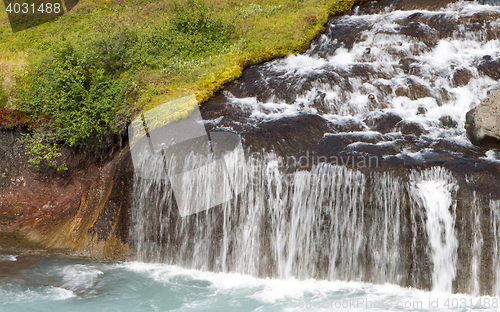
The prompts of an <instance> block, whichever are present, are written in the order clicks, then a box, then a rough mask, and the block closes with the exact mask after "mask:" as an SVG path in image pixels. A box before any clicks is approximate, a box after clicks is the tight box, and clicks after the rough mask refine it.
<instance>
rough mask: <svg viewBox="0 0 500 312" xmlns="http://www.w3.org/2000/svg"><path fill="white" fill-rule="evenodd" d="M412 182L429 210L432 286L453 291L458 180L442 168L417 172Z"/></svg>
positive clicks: (427, 224)
mask: <svg viewBox="0 0 500 312" xmlns="http://www.w3.org/2000/svg"><path fill="white" fill-rule="evenodd" d="M411 184H412V185H411V194H412V195H413V196H414V197H415V200H416V201H417V202H418V203H419V205H420V206H421V207H422V208H423V209H424V210H425V216H426V219H427V220H426V224H425V226H426V231H427V236H428V240H429V245H430V249H431V257H432V264H433V272H432V285H433V287H432V289H433V290H435V291H439V292H444V293H451V291H452V283H453V281H454V280H455V277H456V273H457V272H456V263H457V248H458V241H457V238H456V234H455V209H456V204H454V201H453V195H452V192H456V190H457V185H456V181H454V178H453V176H451V175H450V174H449V173H447V172H446V171H444V170H443V169H441V168H439V167H438V168H432V169H430V170H427V171H424V172H422V173H415V175H414V178H413V181H412V182H411Z"/></svg>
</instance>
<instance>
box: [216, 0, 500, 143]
mask: <svg viewBox="0 0 500 312" xmlns="http://www.w3.org/2000/svg"><path fill="white" fill-rule="evenodd" d="M498 12H500V8H499V7H491V6H488V5H479V4H477V3H474V2H469V1H467V2H458V3H453V4H451V5H449V6H448V7H447V8H445V9H441V10H439V11H435V12H432V11H425V10H412V11H389V12H386V13H384V14H372V15H352V16H343V17H339V18H337V19H335V20H333V21H332V22H331V23H330V24H329V25H328V26H327V29H326V32H325V33H324V34H323V35H321V37H320V38H319V39H318V41H317V42H315V43H314V44H313V45H312V46H311V48H310V49H309V50H308V51H307V52H306V53H304V54H300V55H290V56H287V57H285V58H284V59H281V60H276V61H272V62H270V63H268V64H265V65H262V66H261V71H262V72H263V73H265V74H264V75H261V76H260V78H258V79H257V80H256V81H254V82H253V83H254V84H257V85H259V86H260V87H261V88H262V87H265V88H266V92H265V94H259V95H255V96H246V97H238V96H236V95H234V94H231V93H227V92H226V96H227V97H228V102H229V103H230V104H229V105H237V106H239V107H241V109H242V110H250V111H251V112H252V113H251V116H250V120H249V122H251V121H252V120H253V122H260V121H262V120H268V119H277V118H287V117H291V116H298V115H300V114H318V115H321V116H323V117H324V118H326V119H330V120H331V119H332V118H338V117H340V116H345V117H347V116H349V117H351V118H355V119H356V120H358V121H359V122H361V121H362V120H363V119H365V118H366V117H369V116H377V115H380V114H382V113H384V112H391V113H394V114H396V115H398V116H400V117H402V118H403V119H404V120H405V121H408V122H416V123H418V124H420V125H421V126H422V127H423V128H424V129H425V130H427V131H428V134H427V136H428V137H429V138H433V139H437V138H442V137H446V138H450V139H451V138H461V139H464V138H465V130H464V124H465V114H466V112H467V111H468V110H470V109H471V108H472V107H474V106H475V105H477V104H478V103H479V101H480V100H481V99H483V98H485V97H486V96H487V91H488V90H490V89H491V88H492V87H493V86H495V85H496V84H497V82H496V81H495V80H494V79H492V78H490V77H488V76H486V75H484V74H483V73H481V72H480V71H479V70H478V69H477V64H478V63H479V62H481V61H482V59H483V56H485V55H489V56H491V57H492V58H496V57H498V56H500V50H499V46H500V40H499V39H495V38H494V37H491V36H488V30H487V29H476V28H471V27H469V26H468V25H466V24H470V23H469V22H468V20H467V18H470V17H471V16H473V15H474V14H478V13H485V14H486V13H489V14H494V13H498ZM420 15H421V16H422V18H421V19H422V20H423V22H422V21H421V20H417V22H416V24H418V25H419V26H418V27H421V29H420V28H419V29H418V31H421V32H427V33H428V34H431V35H432V38H431V39H429V41H431V42H432V43H429V42H426V41H425V40H426V39H425V36H423V35H419V36H421V37H423V39H419V38H416V37H412V35H411V33H410V35H408V34H407V32H405V31H406V30H405V29H406V28H404V27H407V26H408V25H407V24H404V23H403V21H407V20H411V19H412V18H413V17H414V16H420ZM418 18H420V17H417V19H418ZM436 20H437V22H436ZM425 23H442V24H446V23H449V24H453V25H454V24H457V25H458V26H456V27H452V30H448V29H447V28H444V30H441V33H440V34H439V35H436V30H435V29H434V28H432V27H435V25H431V26H432V27H431V26H429V25H426V24H425ZM352 25H357V27H356V28H353V27H352ZM402 25H405V26H404V27H403V26H402ZM411 25H412V24H410V26H408V27H410V28H411V27H413V26H411ZM489 25H490V27H491V32H498V31H500V21H499V20H498V19H496V20H495V19H493V20H492V21H491V22H490V23H489ZM346 27H347V28H346ZM349 27H351V28H349ZM337 29H339V30H340V33H341V34H342V33H343V32H346V31H351V32H353V33H355V34H353V38H356V40H354V41H353V42H350V41H349V40H346V41H342V40H343V39H342V38H343V37H342V35H341V36H340V38H338V37H339V36H338V35H337ZM346 29H348V30H346ZM447 31H449V33H443V32H447ZM417 37H418V36H417ZM433 40H435V41H436V42H435V44H434V42H433ZM367 49H369V50H367ZM367 51H369V52H368V53H367ZM404 64H406V65H404ZM405 66H406V67H405ZM460 70H461V71H464V72H466V73H468V74H467V75H470V79H468V81H466V82H464V84H461V83H455V82H454V75H457V73H458V71H460ZM284 90H285V91H284ZM369 96H373V99H372V100H370V99H369ZM318 102H319V103H321V106H322V107H323V110H321V111H319V110H318V108H317V105H316V104H315V103H318ZM422 109H425V111H426V112H425V113H423V114H422V113H421V110H422ZM332 116H334V117H332ZM442 117H450V118H451V119H452V120H454V121H455V122H456V126H455V127H452V129H448V128H447V126H443V125H442V124H441V122H440V118H442ZM460 141H463V140H460Z"/></svg>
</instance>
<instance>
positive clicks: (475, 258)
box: [470, 191, 483, 296]
mask: <svg viewBox="0 0 500 312" xmlns="http://www.w3.org/2000/svg"><path fill="white" fill-rule="evenodd" d="M472 215H473V224H472V250H471V251H472V261H471V285H470V293H471V294H472V295H474V296H479V295H480V293H481V292H480V285H479V278H480V268H481V251H482V248H483V234H482V232H481V206H480V205H479V200H478V198H477V196H476V192H475V191H474V198H473V205H472Z"/></svg>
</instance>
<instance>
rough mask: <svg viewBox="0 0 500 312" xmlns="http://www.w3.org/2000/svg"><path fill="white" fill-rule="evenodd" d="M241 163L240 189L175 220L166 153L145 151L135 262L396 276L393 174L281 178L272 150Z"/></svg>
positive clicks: (397, 189) (135, 216)
mask: <svg viewBox="0 0 500 312" xmlns="http://www.w3.org/2000/svg"><path fill="white" fill-rule="evenodd" d="M247 164H248V166H247V169H248V172H251V173H252V174H251V176H250V183H249V184H248V185H247V187H246V189H245V191H244V192H242V193H241V194H240V195H239V196H237V197H235V198H233V199H231V200H229V201H227V202H225V203H223V204H221V205H219V206H217V207H214V208H212V209H210V210H209V211H206V212H203V213H199V214H193V215H190V216H187V217H181V216H180V215H179V212H178V207H177V205H176V201H175V200H174V198H175V192H174V190H173V188H172V187H171V183H170V182H169V180H168V179H165V177H164V176H163V174H164V172H165V171H164V159H163V158H162V157H161V155H156V156H151V155H150V156H148V157H146V156H145V157H144V161H143V162H142V165H141V166H138V167H137V168H136V174H135V180H134V183H135V187H134V193H133V194H132V196H133V210H132V218H131V219H132V220H133V225H132V226H131V231H130V240H131V242H132V245H133V248H134V250H135V254H136V256H137V258H138V259H140V260H143V261H153V262H166V263H175V264H178V265H184V266H188V267H195V268H199V269H210V270H216V271H232V272H240V273H246V274H252V275H256V276H268V275H270V276H274V277H279V278H288V277H297V278H303V279H305V278H311V277H318V278H326V279H332V280H333V279H343V280H376V281H379V282H393V283H398V282H399V280H400V278H401V276H400V274H401V272H400V271H399V267H398V266H399V264H398V259H399V249H398V246H399V239H400V221H399V219H400V213H401V200H402V199H401V194H402V192H403V191H404V187H403V186H402V185H403V184H402V183H401V181H400V180H399V179H398V178H396V177H392V176H391V175H390V174H388V173H372V174H371V175H369V176H366V175H365V174H363V173H361V172H360V171H356V170H352V169H350V168H346V167H341V166H332V165H329V164H324V163H321V164H318V165H315V166H313V168H312V169H311V170H310V171H305V170H299V171H296V172H293V173H288V174H286V173H284V172H283V170H282V169H281V168H280V159H279V158H278V157H276V155H274V154H263V155H261V156H260V157H256V158H254V159H250V160H249V161H248V163H247ZM240 168H241V166H240ZM198 174H201V175H203V174H206V173H198ZM148 176H149V178H145V177H148ZM375 190H376V191H375ZM367 196H369V197H368V198H369V200H368V201H367ZM366 206H369V208H370V209H369V211H367V210H365V207H366Z"/></svg>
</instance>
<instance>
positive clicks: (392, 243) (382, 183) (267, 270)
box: [129, 2, 500, 295]
mask: <svg viewBox="0 0 500 312" xmlns="http://www.w3.org/2000/svg"><path fill="white" fill-rule="evenodd" d="M364 10H365V11H366V10H367V9H366V7H361V8H359V9H357V10H354V13H353V14H352V15H346V16H342V17H338V18H333V19H332V20H331V21H330V22H329V23H328V25H327V27H326V30H325V33H324V34H323V35H321V36H320V37H319V38H318V39H317V40H315V41H313V43H312V45H311V47H310V49H309V50H308V51H307V52H306V53H304V54H300V55H291V56H288V57H286V58H284V59H281V60H276V61H273V62H269V63H266V64H263V65H260V66H257V67H252V68H250V69H248V70H247V71H246V72H245V73H244V75H243V77H242V78H241V79H239V80H238V81H236V82H234V83H231V84H230V85H228V86H227V87H226V88H225V91H224V92H223V93H221V94H218V95H217V96H216V97H214V99H212V100H210V101H209V102H208V103H206V104H205V105H204V106H203V107H202V115H203V117H204V119H205V121H206V123H205V127H206V129H207V130H208V131H213V130H216V131H231V132H237V133H238V134H239V135H240V136H241V137H242V142H243V147H244V148H245V149H246V150H247V151H248V153H247V158H246V164H245V165H242V164H241V163H240V162H241V159H238V158H235V159H233V160H230V159H228V160H226V165H227V166H229V167H231V168H234V170H233V174H234V176H240V177H246V176H247V174H248V184H246V187H245V188H244V190H243V191H242V192H241V193H240V194H239V195H237V196H234V197H233V198H232V199H231V200H229V201H226V202H224V203H223V204H221V205H218V206H216V207H214V208H211V209H209V210H207V211H202V212H199V213H197V214H192V215H188V216H183V214H182V213H180V211H181V210H182V208H180V207H178V206H177V201H176V196H179V195H176V192H174V190H173V187H172V185H171V182H170V180H169V179H167V178H165V176H168V175H171V174H173V172H174V171H175V164H173V163H170V162H168V161H167V162H166V160H165V158H164V157H163V155H162V154H161V153H156V154H153V155H147V154H146V153H145V154H144V156H143V159H142V160H141V162H140V164H139V165H138V166H136V167H135V172H134V188H133V194H132V199H133V204H132V208H131V213H130V215H131V217H130V220H131V226H130V233H129V242H130V245H131V247H132V249H133V250H134V251H135V254H136V257H137V258H138V259H139V260H142V261H147V262H149V261H152V262H163V263H170V264H176V265H181V266H185V267H189V268H197V269H203V270H212V271H223V272H239V273H244V274H251V275H254V276H260V277H267V276H271V277H277V278H289V277H296V278H299V279H307V278H320V279H328V280H337V279H340V280H354V281H369V282H373V283H387V282H389V283H394V284H399V285H402V286H411V287H418V288H424V289H433V290H436V291H443V292H453V291H460V292H468V293H471V294H476V295H477V294H497V295H499V294H500V286H499V285H500V276H499V275H498V272H499V271H500V260H499V259H500V257H499V250H500V230H499V229H500V221H499V220H500V219H499V215H498V212H497V211H499V210H500V207H499V206H498V202H500V201H494V200H491V204H490V201H489V199H488V198H487V197H488V196H491V195H492V194H493V195H495V194H494V193H495V192H496V190H495V189H493V191H492V190H491V189H487V188H482V187H481V186H480V185H479V183H478V184H477V185H476V184H475V182H471V179H472V180H474V179H477V171H479V170H484V172H485V174H486V173H487V172H488V170H489V168H493V167H494V166H495V161H497V158H498V155H496V154H495V153H494V152H493V153H489V154H486V153H485V152H484V151H482V150H479V149H477V148H474V147H472V146H471V145H470V143H468V141H467V139H466V136H465V131H464V130H463V127H464V119H465V113H466V112H467V110H469V109H470V108H472V107H473V106H474V105H475V104H477V103H478V102H479V100H480V99H481V98H483V97H485V96H486V95H487V93H488V91H489V90H490V89H491V88H492V87H493V86H495V85H496V84H497V82H496V81H495V79H497V78H495V77H496V76H495V75H496V73H495V71H494V70H491V68H495V67H494V66H496V65H495V64H496V63H495V62H498V60H497V59H498V58H499V57H500V48H499V47H500V41H499V39H498V38H499V34H500V11H499V9H498V8H495V7H490V6H482V5H479V4H477V3H469V2H468V3H465V2H458V3H453V4H450V5H448V6H447V7H446V8H442V9H440V10H437V11H431V10H425V9H424V10H412V11H400V10H391V9H387V10H386V11H383V12H376V13H373V14H366V13H365V11H364ZM492 66H493V67H492ZM192 157H194V158H192V161H193V162H194V163H196V162H197V160H196V157H195V155H192ZM302 157H304V158H303V159H302V160H301V158H302ZM370 157H373V158H374V159H375V160H376V161H373V162H370V161H371V160H372V158H370ZM311 159H312V160H311ZM290 160H291V164H290ZM355 160H356V161H355ZM361 160H364V161H363V162H361ZM304 162H306V164H305V165H304ZM460 166H462V167H460ZM481 166H483V167H481ZM429 167H430V168H429ZM444 167H446V168H447V169H445V168H444ZM457 168H458V169H457ZM460 168H466V170H468V171H467V172H468V174H470V175H466V174H462V173H461V172H460V170H462V169H460ZM471 168H472V169H471ZM474 168H485V169H474ZM464 170H465V169H464ZM474 170H477V171H474ZM194 174H195V175H197V176H196V177H192V178H193V179H196V180H200V179H201V180H203V179H205V180H206V181H208V183H209V184H217V183H219V181H217V180H216V179H212V180H210V172H208V171H207V172H205V171H203V170H198V171H196V173H194ZM203 177H205V178H203ZM187 182H189V181H187ZM469 186H470V187H471V190H468V189H467V187H469ZM472 188H474V189H473V190H472ZM191 191H192V190H191ZM229 191H230V190H229V189H227V188H222V190H221V192H229ZM186 194H187V193H186ZM186 194H185V196H184V197H186V196H188V195H186ZM471 198H472V199H471ZM470 207H473V209H472V210H471V209H470ZM486 215H490V216H491V218H490V219H491V222H490V223H489V224H486V225H485V223H484V222H483V221H482V220H483V219H484V217H485V216H486ZM488 233H493V236H492V237H493V238H491V239H490V238H487V237H486V236H487V235H489V234H488ZM489 236H491V235H489ZM491 240H492V242H491V245H493V246H494V252H493V253H491V252H486V251H485V248H486V246H489V244H490V241H491ZM485 264H487V265H485ZM464 272H467V276H464V274H465V273H464ZM481 279H483V280H481Z"/></svg>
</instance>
